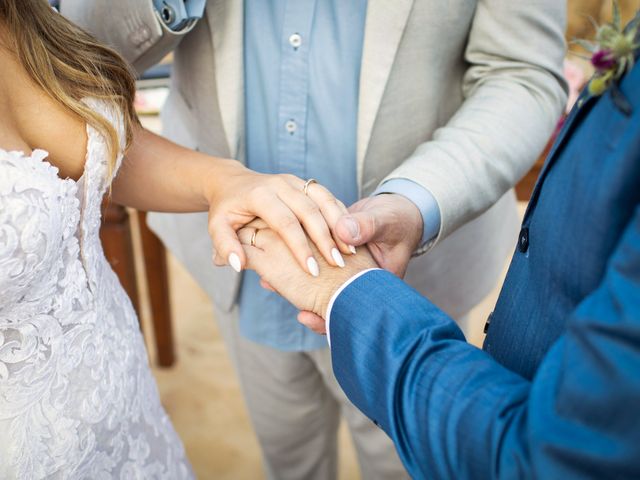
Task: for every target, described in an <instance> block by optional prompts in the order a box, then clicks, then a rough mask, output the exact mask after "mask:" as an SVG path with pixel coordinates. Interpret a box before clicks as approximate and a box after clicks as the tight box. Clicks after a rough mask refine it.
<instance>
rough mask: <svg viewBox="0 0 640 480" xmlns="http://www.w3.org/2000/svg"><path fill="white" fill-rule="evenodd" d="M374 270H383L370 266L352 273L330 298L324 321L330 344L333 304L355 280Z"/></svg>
mask: <svg viewBox="0 0 640 480" xmlns="http://www.w3.org/2000/svg"><path fill="white" fill-rule="evenodd" d="M374 270H382V269H381V268H379V267H374V268H368V269H366V270H362V271H360V272H358V273H356V274H355V275H352V276H351V277H350V278H349V279H347V280H346V281H345V282H343V283H342V285H340V286H339V287H338V288H337V289H336V290H335V291H334V293H333V295H331V298H330V299H329V303H328V304H327V308H326V310H325V315H324V317H323V318H324V321H325V330H326V332H327V342H328V343H329V346H331V333H330V331H329V328H330V326H331V311H332V310H333V306H334V304H335V302H336V300H337V299H338V297H340V294H341V293H342V292H343V291H344V290H345V289H346V288H347V287H348V286H349V285H351V284H352V283H353V282H355V281H356V280H357V279H358V278H360V277H362V276H363V275H365V274H367V273H369V272H371V271H374Z"/></svg>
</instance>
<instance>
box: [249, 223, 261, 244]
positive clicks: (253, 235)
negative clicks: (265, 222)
mask: <svg viewBox="0 0 640 480" xmlns="http://www.w3.org/2000/svg"><path fill="white" fill-rule="evenodd" d="M259 231H260V230H258V229H257V228H256V229H255V230H254V231H253V233H252V234H251V239H250V240H249V245H250V246H252V247H255V246H256V237H257V236H258V232H259Z"/></svg>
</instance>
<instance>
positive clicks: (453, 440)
mask: <svg viewBox="0 0 640 480" xmlns="http://www.w3.org/2000/svg"><path fill="white" fill-rule="evenodd" d="M330 329H331V332H330V333H331V350H332V358H333V368H334V371H335V374H336V377H337V379H338V381H339V382H340V385H341V386H342V388H343V389H344V391H345V393H346V394H347V396H348V397H349V398H350V399H351V401H352V402H353V403H354V404H355V405H356V406H357V407H358V408H360V409H361V410H362V411H363V412H364V413H365V414H366V415H367V416H369V417H370V418H371V419H373V420H374V421H375V422H376V423H377V424H379V425H380V426H381V427H382V428H383V429H384V430H385V431H386V432H387V433H388V434H389V435H390V436H391V438H392V439H393V441H394V442H395V444H396V447H397V449H398V452H399V454H400V457H401V458H402V461H403V462H404V464H405V466H406V468H407V469H408V471H409V473H410V474H411V475H412V476H413V477H415V478H457V479H477V478H572V479H574V478H640V461H639V459H640V423H639V421H638V418H639V417H638V405H639V402H640V375H639V374H638V372H640V207H638V208H637V209H636V212H635V218H632V219H631V221H630V222H629V224H628V226H627V227H626V232H625V234H624V236H623V238H622V239H621V241H620V243H619V244H618V247H617V248H616V250H615V252H614V254H613V255H612V257H611V258H610V261H609V267H608V270H607V272H606V274H605V276H604V278H603V281H602V283H601V284H600V286H599V287H598V288H597V289H596V290H595V291H593V292H592V293H591V294H590V295H589V296H587V297H586V298H585V299H584V300H583V301H582V302H581V303H580V304H579V305H578V307H577V308H576V309H575V310H574V312H573V313H572V316H571V318H569V319H568V321H567V330H566V333H565V334H564V335H563V336H561V337H560V338H559V340H558V341H557V342H556V343H554V345H553V346H552V348H551V349H550V351H549V352H548V353H547V355H546V356H545V358H544V359H543V361H542V363H541V364H540V366H539V368H538V370H537V373H536V375H535V377H534V378H533V379H532V381H528V380H527V379H525V378H523V377H521V376H519V375H517V374H516V373H514V372H512V371H510V370H508V369H506V368H504V367H503V366H501V365H500V364H498V363H497V362H496V361H495V360H493V359H492V357H490V356H489V355H488V354H487V353H486V352H483V351H482V350H479V349H477V348H475V347H473V346H472V345H469V344H467V343H465V340H464V337H463V335H462V332H461V331H460V330H459V329H458V327H457V326H456V325H455V323H454V322H453V321H452V320H451V319H450V318H448V317H447V316H446V315H445V314H444V313H443V312H442V311H440V310H438V309H437V308H436V307H435V306H434V305H432V304H431V303H430V302H429V301H427V300H426V299H424V298H423V297H421V296H420V295H419V294H418V293H417V292H415V291H413V290H412V289H411V288H410V287H408V286H407V285H406V284H404V283H402V282H401V281H400V280H399V279H397V278H396V277H395V276H393V275H391V274H389V273H387V272H383V271H373V272H370V273H367V274H365V275H364V276H362V277H360V278H359V279H357V280H356V281H354V282H353V283H352V284H351V285H349V286H348V287H347V288H346V289H345V290H344V291H343V292H342V294H340V296H339V297H338V298H337V299H336V301H335V304H334V306H333V310H332V313H331V323H330ZM535 334H536V332H532V335H535Z"/></svg>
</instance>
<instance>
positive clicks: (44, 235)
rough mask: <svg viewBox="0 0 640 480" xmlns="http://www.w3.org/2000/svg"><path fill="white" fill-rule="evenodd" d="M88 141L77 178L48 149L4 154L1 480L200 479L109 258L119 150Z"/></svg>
mask: <svg viewBox="0 0 640 480" xmlns="http://www.w3.org/2000/svg"><path fill="white" fill-rule="evenodd" d="M87 104H88V105H89V106H91V107H92V108H94V109H95V110H96V111H98V112H99V113H101V114H102V115H104V116H105V117H106V118H108V119H109V120H110V121H112V122H113V124H114V125H115V126H117V128H118V129H119V130H120V133H121V135H120V138H123V137H124V136H123V135H122V120H121V118H120V115H119V114H118V113H117V111H115V110H114V109H111V108H109V107H108V106H107V105H106V104H104V103H101V102H98V101H94V100H89V101H87ZM87 135H88V143H87V156H86V163H85V171H84V173H83V175H82V177H81V178H80V179H79V180H78V181H77V182H75V181H73V180H70V179H66V180H65V179H61V178H60V177H59V176H58V169H57V168H55V167H54V166H53V165H51V164H50V163H48V162H47V158H46V157H47V153H46V152H44V151H42V150H35V151H34V152H33V153H32V154H31V155H23V154H22V153H20V152H6V151H4V150H1V149H0V478H3V479H4V478H19V479H36V478H73V479H75V478H87V479H99V478H123V479H124V478H126V479H129V478H144V479H147V478H167V479H172V480H173V479H179V478H189V477H190V476H191V472H190V470H189V467H188V464H187V462H186V460H185V458H184V452H183V448H182V445H181V443H180V441H179V439H178V438H177V436H176V434H175V432H174V430H173V428H172V426H171V424H170V422H169V419H168V417H167V415H166V413H165V412H164V410H163V409H162V406H161V405H160V401H159V397H158V392H157V389H156V386H155V383H154V381H153V378H152V376H151V372H150V370H149V366H148V363H147V357H146V352H145V348H144V343H143V341H142V337H141V334H140V330H139V326H138V320H137V318H136V315H135V313H134V311H133V308H132V306H131V303H130V301H129V299H128V298H127V296H126V294H125V293H124V291H123V290H122V287H121V286H120V284H119V282H118V279H117V277H116V276H115V275H114V273H113V271H112V270H111V268H110V266H109V264H108V262H107V261H106V259H105V257H104V254H103V251H102V246H101V243H100V238H99V229H100V216H101V212H100V208H101V201H102V198H103V196H104V194H105V191H106V189H107V187H108V171H109V169H108V164H107V161H108V149H107V145H106V142H104V140H103V138H102V136H101V135H100V134H99V133H98V132H97V131H96V130H94V129H93V128H92V127H90V126H89V127H87ZM121 159H122V156H121V155H120V156H119V157H118V164H117V165H116V170H117V168H118V167H119V164H120V162H121Z"/></svg>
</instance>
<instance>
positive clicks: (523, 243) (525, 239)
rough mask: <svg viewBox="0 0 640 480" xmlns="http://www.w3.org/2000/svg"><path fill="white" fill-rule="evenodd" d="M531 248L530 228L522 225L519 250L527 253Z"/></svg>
mask: <svg viewBox="0 0 640 480" xmlns="http://www.w3.org/2000/svg"><path fill="white" fill-rule="evenodd" d="M528 249H529V228H528V227H522V230H520V235H519V236H518V250H520V252H522V253H525V252H526V251H527V250H528Z"/></svg>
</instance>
